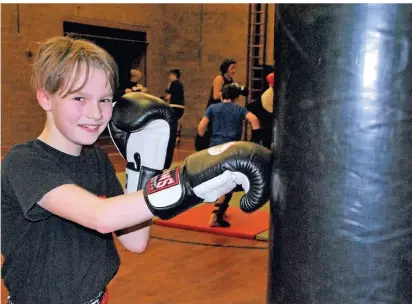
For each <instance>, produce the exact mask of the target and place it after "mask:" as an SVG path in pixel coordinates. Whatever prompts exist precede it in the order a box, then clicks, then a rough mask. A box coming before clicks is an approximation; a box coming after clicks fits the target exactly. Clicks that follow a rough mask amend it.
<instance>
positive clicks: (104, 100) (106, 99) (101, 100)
mask: <svg viewBox="0 0 412 304" xmlns="http://www.w3.org/2000/svg"><path fill="white" fill-rule="evenodd" d="M100 102H105V103H106V102H109V103H110V102H112V100H111V99H109V98H104V99H100Z"/></svg>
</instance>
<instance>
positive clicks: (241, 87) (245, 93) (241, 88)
mask: <svg viewBox="0 0 412 304" xmlns="http://www.w3.org/2000/svg"><path fill="white" fill-rule="evenodd" d="M233 84H234V85H235V86H236V88H237V89H238V90H239V95H242V96H245V97H247V96H248V95H249V89H248V87H247V86H244V85H242V84H240V83H238V82H233Z"/></svg>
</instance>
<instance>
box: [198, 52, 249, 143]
mask: <svg viewBox="0 0 412 304" xmlns="http://www.w3.org/2000/svg"><path fill="white" fill-rule="evenodd" d="M236 67H237V62H236V60H235V59H233V58H226V59H224V60H223V61H222V63H221V64H220V66H219V71H220V74H219V75H217V76H216V77H215V78H214V79H213V82H212V88H211V89H210V94H209V100H208V102H207V106H206V109H207V108H209V106H210V105H212V104H216V103H220V102H221V96H222V88H223V86H225V85H227V84H231V83H233V82H234V77H235V74H236ZM241 95H244V96H246V95H247V93H246V92H241ZM210 123H211V122H210ZM210 129H211V125H210V126H209V127H208V128H207V130H206V132H205V133H204V134H203V135H202V136H200V134H196V139H195V148H196V150H197V151H200V150H203V149H205V148H207V147H208V146H209V142H210V132H209V130H210Z"/></svg>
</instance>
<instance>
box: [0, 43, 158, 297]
mask: <svg viewBox="0 0 412 304" xmlns="http://www.w3.org/2000/svg"><path fill="white" fill-rule="evenodd" d="M33 69H34V75H33V78H32V82H33V86H34V89H35V91H36V96H37V100H38V102H39V105H40V106H41V107H42V108H43V110H44V111H45V112H46V123H45V127H44V129H43V131H42V133H41V134H40V136H39V137H38V138H37V139H35V140H31V141H29V142H28V143H25V144H19V145H16V146H14V147H13V148H12V149H11V150H10V152H9V153H8V154H7V155H6V156H5V158H4V160H3V164H2V190H1V191H2V193H1V194H2V202H1V207H2V214H1V217H2V229H3V234H2V253H3V255H4V258H5V262H4V265H3V271H2V277H3V278H4V283H5V285H6V287H7V289H8V291H9V296H10V298H9V303H15V304H20V303H29V302H30V303H66V302H67V301H69V300H70V301H72V302H71V303H85V302H87V301H91V303H92V302H93V301H95V302H93V303H100V301H102V299H103V298H104V297H105V296H106V295H105V287H106V286H107V284H108V283H109V282H110V280H111V279H112V278H113V276H114V275H115V274H116V272H117V270H118V267H119V257H118V254H117V251H116V248H115V245H114V243H113V238H112V235H111V233H109V232H111V231H109V230H111V229H109V230H107V227H103V226H102V225H100V224H99V223H98V222H96V218H95V217H94V214H95V213H96V212H103V213H105V214H106V213H107V215H106V216H107V217H112V218H113V220H114V221H115V222H114V223H113V227H114V229H113V231H115V230H120V229H122V228H126V227H128V226H132V225H136V224H139V223H141V225H140V226H136V227H135V229H134V232H130V233H127V234H124V235H119V240H120V241H121V243H122V244H123V245H124V246H125V247H126V248H127V249H129V250H131V251H134V252H142V251H144V250H145V248H146V246H147V244H148V241H149V237H150V223H151V218H152V214H151V213H150V211H149V210H148V209H147V208H145V206H144V204H134V206H133V207H132V206H128V207H127V209H126V208H125V207H126V205H128V204H129V205H130V204H131V202H132V201H136V199H137V200H139V198H136V197H135V198H134V199H131V198H130V199H124V198H123V200H122V201H121V202H120V201H119V198H120V197H117V198H115V196H118V195H120V194H123V189H122V186H121V185H120V183H119V181H118V180H117V178H116V175H115V172H114V169H113V166H112V164H111V163H110V162H109V159H108V158H107V156H106V154H105V153H104V152H103V151H102V150H100V149H99V148H97V147H96V146H91V145H92V144H93V143H94V142H95V141H96V139H97V138H98V136H99V135H100V134H101V133H102V132H103V130H104V129H105V128H106V125H107V123H108V122H109V120H110V118H111V113H112V97H113V92H115V90H116V87H117V85H118V83H117V82H118V68H117V65H116V63H115V62H114V60H113V59H112V58H111V57H110V55H109V54H108V53H107V52H106V51H104V50H103V49H101V48H99V47H97V46H96V45H94V44H92V43H89V42H87V41H84V40H73V39H71V38H68V37H56V38H52V39H49V40H48V41H46V42H45V43H44V44H43V46H42V47H41V48H40V50H39V53H38V54H37V58H36V61H35V63H34V66H33ZM104 197H107V202H103V201H102V199H101V198H104ZM123 197H124V196H123ZM102 206H104V207H105V208H101V207H102ZM132 209H134V210H132ZM22 211H23V212H22ZM126 211H127V212H126ZM133 211H134V212H135V217H134V218H133V219H130V217H129V219H126V218H124V219H121V218H122V217H123V216H125V217H126V216H127V213H130V212H133ZM53 215H56V216H53ZM116 218H117V219H116ZM99 231H100V233H99ZM80 286H81V287H83V288H79V287H80Z"/></svg>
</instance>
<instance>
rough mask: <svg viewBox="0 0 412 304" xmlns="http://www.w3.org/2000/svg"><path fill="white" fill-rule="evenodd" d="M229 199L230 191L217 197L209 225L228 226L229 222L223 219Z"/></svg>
mask: <svg viewBox="0 0 412 304" xmlns="http://www.w3.org/2000/svg"><path fill="white" fill-rule="evenodd" d="M231 199H232V192H230V193H228V194H226V195H224V196H221V197H219V199H218V200H217V201H216V202H215V207H214V209H213V211H212V214H211V215H210V219H209V226H210V227H230V223H229V222H227V221H225V220H224V217H225V213H226V210H227V208H228V207H229V202H230V200H231Z"/></svg>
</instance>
